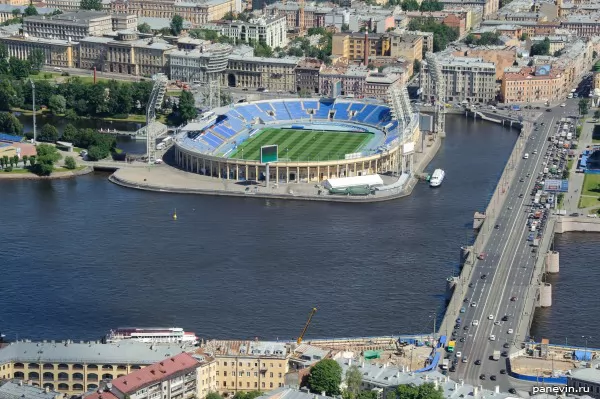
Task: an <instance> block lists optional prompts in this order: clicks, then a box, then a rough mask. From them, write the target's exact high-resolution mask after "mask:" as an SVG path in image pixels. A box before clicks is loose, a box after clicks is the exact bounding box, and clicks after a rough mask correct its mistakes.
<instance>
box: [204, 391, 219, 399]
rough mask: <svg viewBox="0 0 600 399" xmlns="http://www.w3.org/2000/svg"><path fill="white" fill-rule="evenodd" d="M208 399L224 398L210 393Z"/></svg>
mask: <svg viewBox="0 0 600 399" xmlns="http://www.w3.org/2000/svg"><path fill="white" fill-rule="evenodd" d="M206 399H223V397H222V396H221V395H219V394H218V393H216V392H209V393H208V394H207V395H206Z"/></svg>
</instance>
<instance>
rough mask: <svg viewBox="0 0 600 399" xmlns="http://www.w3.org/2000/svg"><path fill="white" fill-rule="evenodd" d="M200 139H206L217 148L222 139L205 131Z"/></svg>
mask: <svg viewBox="0 0 600 399" xmlns="http://www.w3.org/2000/svg"><path fill="white" fill-rule="evenodd" d="M202 139H203V140H204V141H206V142H207V143H208V144H209V145H210V146H212V147H214V148H217V147H218V146H220V145H221V144H223V140H222V139H220V138H218V137H217V136H215V135H214V134H212V133H206V134H204V135H203V136H202Z"/></svg>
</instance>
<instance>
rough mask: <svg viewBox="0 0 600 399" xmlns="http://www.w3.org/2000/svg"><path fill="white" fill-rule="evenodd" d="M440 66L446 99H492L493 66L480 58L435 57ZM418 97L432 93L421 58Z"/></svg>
mask: <svg viewBox="0 0 600 399" xmlns="http://www.w3.org/2000/svg"><path fill="white" fill-rule="evenodd" d="M438 63H439V64H440V67H441V69H442V76H443V79H444V83H445V87H446V92H445V99H446V101H454V102H460V101H469V102H476V103H487V102H490V101H493V100H494V99H495V98H496V93H497V90H496V65H494V63H492V62H486V61H484V60H483V59H482V58H473V57H454V56H451V55H441V56H438ZM420 76H421V89H422V90H423V93H422V98H423V99H426V100H428V99H430V98H431V97H434V96H435V84H434V82H433V81H432V79H431V73H430V71H429V65H428V64H427V62H426V61H423V64H422V66H421V75H420Z"/></svg>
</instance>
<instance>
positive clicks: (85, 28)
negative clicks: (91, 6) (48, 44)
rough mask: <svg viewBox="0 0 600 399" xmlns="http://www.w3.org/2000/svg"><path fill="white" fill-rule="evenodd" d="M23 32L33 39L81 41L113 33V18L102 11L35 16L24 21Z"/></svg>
mask: <svg viewBox="0 0 600 399" xmlns="http://www.w3.org/2000/svg"><path fill="white" fill-rule="evenodd" d="M23 32H24V33H26V34H28V35H29V36H33V37H43V38H48V39H59V40H75V41H76V40H79V39H82V38H84V37H86V36H102V35H104V34H107V33H111V32H112V18H111V16H110V15H108V14H105V13H103V12H100V11H77V12H69V13H64V14H59V15H52V16H46V15H34V16H31V17H25V18H24V19H23Z"/></svg>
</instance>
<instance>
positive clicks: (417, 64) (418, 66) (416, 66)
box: [413, 59, 421, 73]
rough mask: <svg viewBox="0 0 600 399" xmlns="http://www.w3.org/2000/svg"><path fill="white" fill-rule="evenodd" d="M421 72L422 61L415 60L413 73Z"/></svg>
mask: <svg viewBox="0 0 600 399" xmlns="http://www.w3.org/2000/svg"><path fill="white" fill-rule="evenodd" d="M419 72H421V61H419V60H417V59H415V60H414V62H413V73H419Z"/></svg>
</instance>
